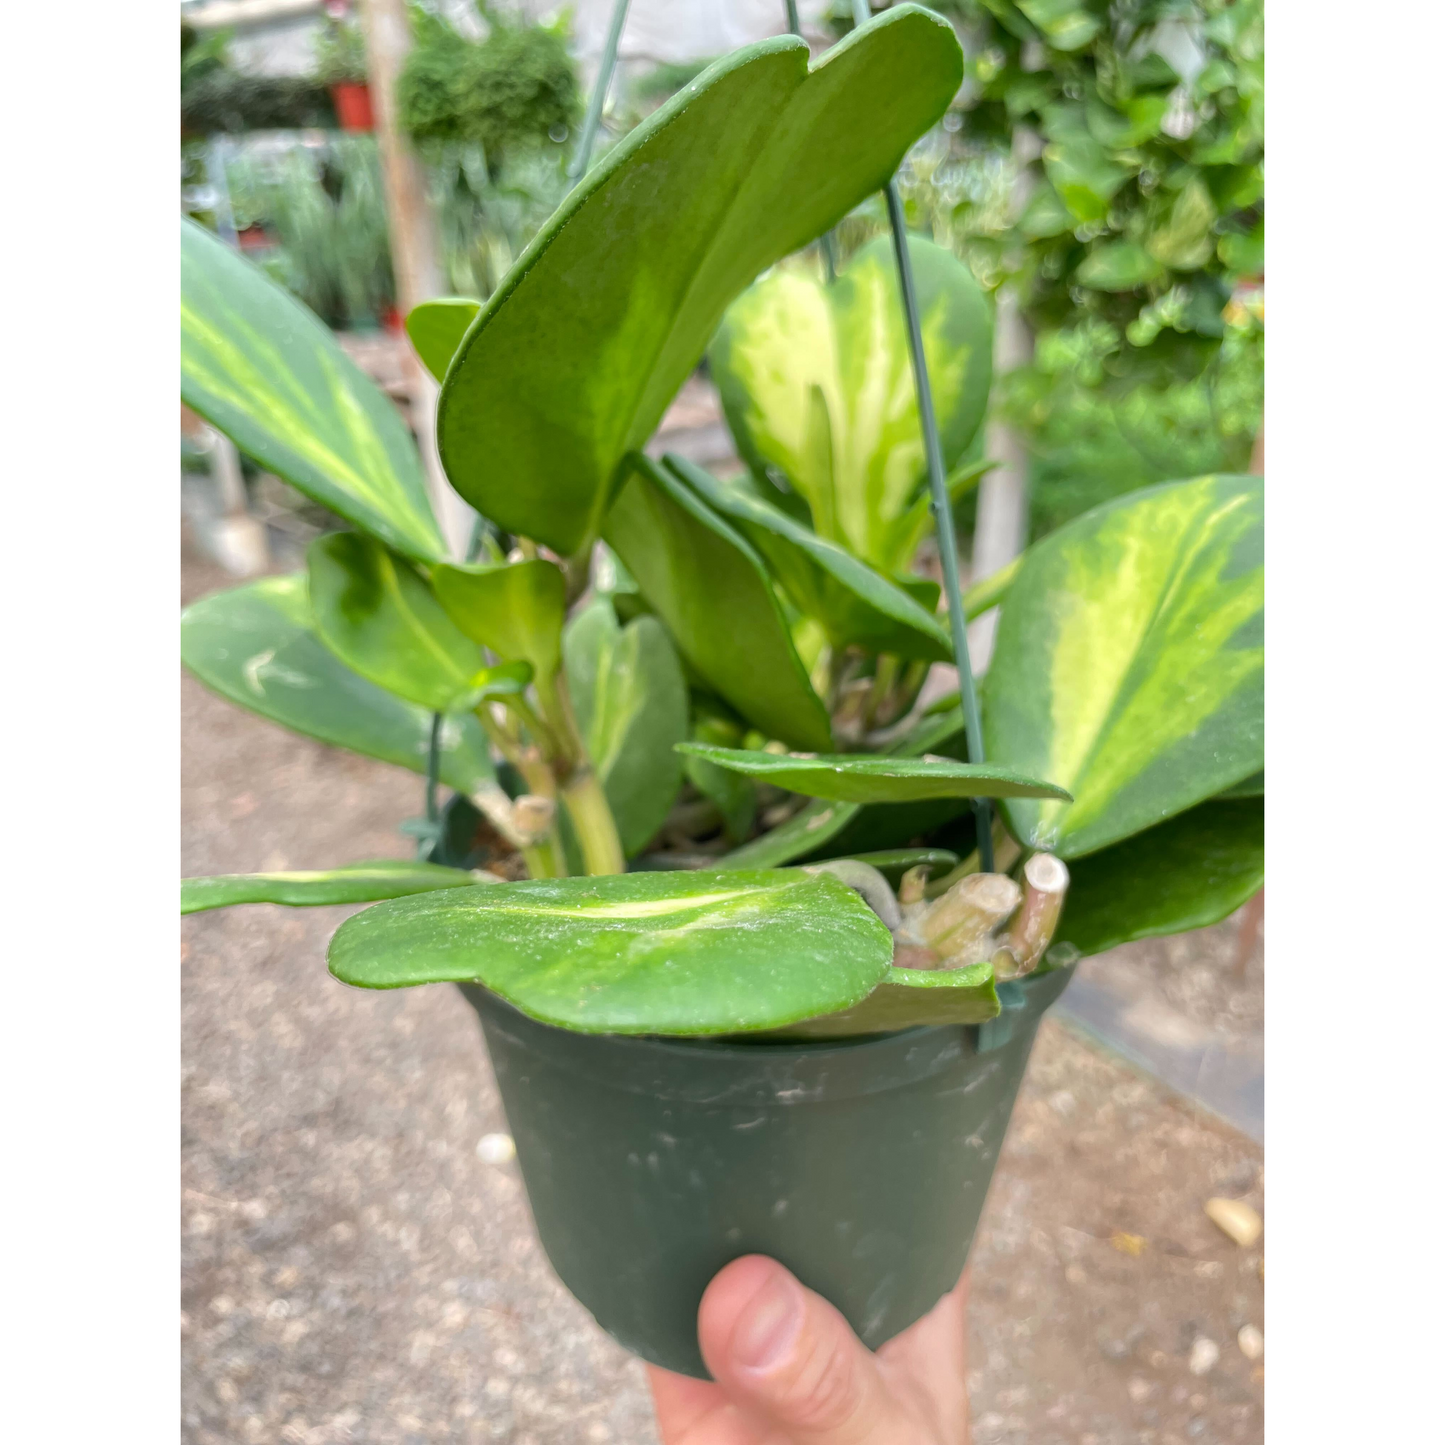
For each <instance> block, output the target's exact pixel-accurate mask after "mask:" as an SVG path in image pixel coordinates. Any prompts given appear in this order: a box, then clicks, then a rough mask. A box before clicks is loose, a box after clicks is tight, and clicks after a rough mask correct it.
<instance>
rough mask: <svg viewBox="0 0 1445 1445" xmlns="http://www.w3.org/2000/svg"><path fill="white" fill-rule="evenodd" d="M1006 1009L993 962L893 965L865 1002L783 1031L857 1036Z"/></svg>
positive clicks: (981, 1018) (981, 1017)
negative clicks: (932, 966)
mask: <svg viewBox="0 0 1445 1445" xmlns="http://www.w3.org/2000/svg"><path fill="white" fill-rule="evenodd" d="M1000 1012H1001V1009H1000V1006H999V1001H998V989H997V986H996V985H995V983H994V976H993V965H992V964H991V963H976V964H973V965H972V966H971V967H969V968H939V969H920V968H890V969H889V970H888V972H887V974H886V975H885V976H884V979H883V981H882V983H880V984H879V985H878V987H877V988H875V989H874V990H873V992H872V993H870V994H869V995H868V997H867V998H865V999H864V1000H863V1001H862V1002H861V1003H855V1004H854V1005H853V1006H852V1007H851V1008H847V1009H843V1010H842V1011H841V1012H839V1013H835V1014H828V1015H826V1016H825V1017H823V1018H814V1019H805V1020H804V1021H803V1022H802V1023H800V1024H794V1025H792V1027H791V1028H788V1029H786V1030H783V1033H784V1035H785V1036H786V1037H788V1038H795V1039H836V1038H855V1037H857V1036H859V1035H862V1034H883V1033H890V1032H894V1031H896V1030H898V1029H912V1028H918V1027H919V1026H920V1025H937V1024H982V1023H987V1022H988V1020H989V1019H994V1018H997V1017H998V1016H999V1013H1000Z"/></svg>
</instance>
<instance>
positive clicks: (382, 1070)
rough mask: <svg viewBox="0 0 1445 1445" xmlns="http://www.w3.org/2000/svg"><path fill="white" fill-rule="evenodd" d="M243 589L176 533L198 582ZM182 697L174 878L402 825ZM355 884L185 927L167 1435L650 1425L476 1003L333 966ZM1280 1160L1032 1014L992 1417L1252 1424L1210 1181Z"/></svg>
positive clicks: (989, 1407) (292, 747)
mask: <svg viewBox="0 0 1445 1445" xmlns="http://www.w3.org/2000/svg"><path fill="white" fill-rule="evenodd" d="M226 585H228V579H227V578H226V577H225V576H224V574H222V573H221V572H220V571H219V569H216V568H214V567H212V566H209V565H208V564H204V563H199V562H197V561H195V560H194V559H192V560H190V561H188V563H187V565H186V568H185V588H186V592H187V595H188V597H195V596H199V595H202V594H204V593H206V592H210V591H214V590H217V589H218V588H220V587H223V586H226ZM183 706H184V738H185V750H184V759H183V820H182V822H183V851H184V864H185V870H186V872H187V873H192V874H195V873H212V872H227V871H237V872H239V871H250V870H254V869H260V868H272V869H274V868H286V867H292V868H295V867H313V866H326V865H329V864H335V863H341V862H346V861H348V860H351V859H356V858H363V857H376V856H385V855H394V856H405V855H406V853H407V852H408V848H407V843H406V840H405V839H403V838H402V837H400V836H399V835H398V834H397V832H396V823H397V822H398V821H399V820H400V819H401V818H403V817H406V816H408V815H411V814H413V813H415V812H417V811H418V808H419V804H420V796H421V785H420V782H419V780H418V779H416V778H414V777H413V776H412V775H410V774H408V773H404V772H402V771H400V770H399V769H394V768H389V767H386V766H384V765H382V764H376V763H371V762H368V761H365V760H363V759H359V758H354V757H351V756H350V755H348V754H345V753H341V752H337V751H335V750H332V749H329V748H326V747H323V746H321V745H320V744H316V743H312V742H309V741H307V740H305V739H301V738H297V737H294V736H292V735H291V734H289V733H286V732H284V731H282V730H281V729H279V728H276V727H273V726H272V725H270V724H268V723H265V722H263V721H261V720H259V719H256V718H254V717H251V716H250V715H248V714H245V713H242V712H240V711H238V710H237V709H235V708H234V707H232V706H231V705H230V704H228V703H226V702H224V701H222V700H220V699H217V698H215V697H213V696H211V695H210V694H208V693H207V692H206V691H205V690H204V689H203V688H202V687H201V686H200V685H199V684H198V683H196V682H195V681H194V680H192V679H190V678H189V677H188V678H187V679H186V681H185V685H184V693H183ZM346 911H347V910H343V909H312V910H301V909H298V910H288V909H281V908H270V907H259V908H243V909H235V910H231V911H228V912H218V913H211V914H200V915H196V916H194V917H192V918H190V919H188V920H186V921H185V922H184V925H183V929H182V939H183V943H182V981H183V999H184V1004H183V1007H184V1043H183V1070H184V1093H183V1118H182V1125H183V1177H182V1181H181V1182H182V1186H183V1192H182V1227H183V1231H184V1278H183V1294H182V1310H183V1313H182V1338H183V1417H184V1425H183V1438H184V1439H185V1440H186V1441H187V1442H188V1445H221V1442H226V1445H232V1442H268V1445H270V1442H290V1445H331V1442H357V1445H360V1442H365V1445H419V1442H423V1441H457V1442H472V1441H505V1442H510V1445H563V1442H566V1445H574V1442H590V1441H598V1442H602V1441H619V1442H627V1445H649V1442H653V1441H655V1439H656V1436H655V1433H654V1430H653V1426H652V1421H651V1413H650V1409H649V1405H648V1398H647V1393H646V1388H645V1385H644V1383H643V1377H642V1371H641V1368H640V1366H639V1365H638V1364H637V1363H636V1362H635V1361H634V1360H632V1359H631V1358H630V1357H629V1356H628V1355H627V1354H626V1353H625V1352H624V1351H623V1350H622V1349H621V1348H619V1347H618V1346H617V1345H615V1344H613V1343H612V1341H611V1340H610V1339H608V1338H607V1337H606V1336H605V1335H604V1334H603V1333H602V1332H601V1331H600V1330H599V1329H598V1328H597V1327H596V1326H595V1325H594V1324H593V1322H592V1320H591V1318H590V1317H589V1316H588V1315H587V1313H586V1312H585V1311H584V1310H583V1309H582V1308H581V1307H580V1306H579V1305H578V1304H576V1303H575V1301H573V1300H572V1299H571V1297H570V1296H569V1295H568V1294H567V1293H566V1291H565V1290H564V1289H563V1288H562V1287H561V1285H560V1284H559V1283H558V1282H557V1281H556V1279H555V1278H554V1277H553V1275H552V1273H551V1271H550V1269H549V1267H548V1265H547V1262H546V1260H545V1258H544V1257H543V1255H542V1254H541V1251H540V1249H539V1248H538V1246H537V1244H536V1242H535V1239H534V1237H533V1234H532V1229H531V1225H530V1221H529V1218H528V1214H527V1204H526V1198H525V1195H524V1193H523V1190H522V1186H521V1182H520V1179H519V1177H518V1174H517V1171H516V1166H515V1164H514V1163H512V1162H510V1161H508V1160H506V1159H501V1160H500V1162H489V1158H493V1159H494V1158H496V1156H497V1153H498V1150H497V1148H496V1143H495V1141H490V1142H489V1144H488V1146H486V1147H484V1148H482V1149H481V1150H479V1145H480V1144H481V1142H482V1141H483V1140H484V1139H488V1136H493V1135H500V1134H504V1133H505V1131H506V1121H505V1119H504V1117H503V1115H502V1112H501V1108H500V1105H499V1103H498V1100H497V1094H496V1089H495V1086H494V1084H493V1081H492V1076H491V1071H490V1068H489V1066H488V1064H487V1061H486V1057H485V1054H484V1052H483V1050H482V1047H481V1043H480V1037H479V1032H478V1029H477V1025H476V1022H475V1016H474V1015H473V1014H472V1013H471V1011H470V1010H469V1009H468V1008H467V1006H466V1005H465V1003H464V1002H463V1000H462V999H461V997H460V995H458V994H457V992H456V991H455V990H453V989H449V988H428V989H412V990H405V989H404V990H398V991H396V992H394V993H383V994H372V993H365V992H361V991H353V990H350V989H347V988H345V987H343V986H342V985H340V984H338V983H336V982H335V981H334V980H332V979H331V978H330V976H329V975H328V974H327V973H326V970H325V966H324V963H323V961H322V960H323V953H324V948H325V943H326V939H327V937H328V936H329V934H330V933H331V931H332V930H333V929H334V927H335V926H336V924H337V922H338V921H339V920H340V919H341V918H342V917H343V916H344V915H345V913H346ZM1230 927H1231V925H1228V924H1226V925H1221V927H1220V928H1219V929H1215V930H1208V931H1207V933H1206V934H1204V935H1200V936H1199V944H1198V946H1197V947H1195V946H1193V945H1191V944H1189V943H1187V942H1176V943H1171V944H1170V945H1169V948H1168V949H1167V950H1164V949H1160V948H1158V947H1155V948H1153V950H1152V951H1151V949H1150V948H1148V947H1146V946H1143V945H1136V946H1134V948H1133V950H1132V951H1131V950H1123V951H1121V953H1122V954H1124V955H1125V958H1124V963H1125V964H1127V966H1128V967H1129V968H1131V969H1140V968H1143V969H1146V970H1151V969H1152V970H1153V971H1154V974H1155V975H1156V976H1158V977H1159V978H1163V979H1164V980H1165V982H1164V984H1161V985H1160V986H1161V987H1164V986H1166V985H1167V982H1168V979H1169V978H1170V977H1173V972H1177V971H1178V970H1180V969H1185V970H1187V969H1190V968H1204V969H1206V970H1207V969H1208V968H1209V967H1211V966H1213V967H1214V968H1215V969H1216V971H1217V970H1218V969H1219V968H1222V967H1224V964H1223V963H1222V962H1219V961H1218V960H1221V959H1223V958H1225V957H1227V955H1228V954H1229V949H1228V947H1227V942H1228V937H1229V930H1230ZM1210 959H1215V960H1216V963H1215V964H1214V965H1211V964H1210V962H1209V961H1210ZM1096 966H1097V965H1096ZM1171 971H1173V972H1171ZM1254 972H1257V967H1256V968H1255V969H1254ZM1204 981H1205V980H1203V978H1202V976H1201V978H1199V979H1195V980H1194V986H1193V993H1192V994H1191V997H1193V998H1206V999H1207V997H1208V996H1209V990H1208V989H1205V988H1203V987H1202V984H1203V982H1204ZM1248 986H1249V987H1250V988H1251V989H1253V988H1255V987H1256V986H1257V979H1256V978H1255V977H1253V975H1252V976H1251V978H1250V980H1249V984H1248ZM1238 987H1240V988H1242V987H1244V985H1243V984H1241V985H1238ZM1214 988H1215V992H1216V993H1217V994H1218V995H1219V997H1220V998H1221V999H1222V1000H1223V1003H1222V1005H1221V1006H1222V1007H1226V1008H1227V1006H1228V998H1229V997H1230V996H1232V993H1233V992H1237V991H1238V989H1237V988H1234V989H1231V987H1229V986H1227V985H1225V984H1224V983H1221V982H1219V981H1217V980H1216V983H1215V985H1214ZM1176 1002H1179V1000H1177V999H1176ZM1181 1006H1184V1005H1183V1004H1181ZM1199 1007H1200V1008H1201V1009H1204V1010H1205V1012H1206V1013H1207V1007H1206V1005H1205V1004H1200V1005H1199ZM1252 1007H1253V1005H1250V1006H1249V1007H1247V1008H1245V1009H1244V1011H1243V1012H1244V1013H1245V1014H1248V1013H1249V1010H1250V1008H1252ZM1235 1012H1236V1017H1237V1016H1238V1014H1239V1012H1240V1011H1239V1010H1236V1011H1235ZM1262 1188H1263V1174H1262V1170H1261V1151H1260V1149H1259V1147H1258V1146H1257V1145H1256V1144H1254V1143H1253V1142H1252V1141H1250V1140H1249V1139H1248V1138H1246V1137H1244V1136H1243V1135H1242V1134H1239V1133H1236V1132H1234V1131H1233V1130H1231V1129H1230V1128H1228V1127H1226V1126H1224V1125H1223V1124H1221V1123H1219V1122H1218V1121H1217V1120H1216V1119H1215V1118H1214V1117H1213V1116H1212V1115H1209V1114H1206V1113H1204V1112H1202V1111H1201V1110H1199V1109H1198V1108H1195V1107H1193V1106H1190V1105H1188V1104H1185V1103H1182V1102H1181V1101H1180V1100H1179V1099H1178V1098H1177V1097H1176V1096H1174V1095H1172V1094H1169V1093H1168V1092H1167V1091H1165V1090H1164V1089H1163V1088H1161V1087H1160V1086H1158V1085H1157V1084H1154V1083H1152V1082H1151V1081H1150V1080H1149V1079H1148V1078H1147V1077H1145V1076H1142V1075H1139V1074H1136V1073H1134V1072H1132V1071H1131V1069H1130V1068H1128V1067H1127V1066H1125V1065H1124V1064H1122V1063H1120V1062H1119V1061H1117V1060H1116V1059H1114V1058H1113V1057H1112V1056H1110V1055H1108V1054H1107V1053H1105V1052H1103V1051H1101V1050H1100V1049H1099V1048H1098V1047H1097V1046H1096V1045H1093V1044H1091V1043H1089V1042H1087V1041H1086V1040H1085V1039H1084V1037H1083V1036H1082V1035H1076V1034H1074V1033H1072V1032H1070V1031H1069V1030H1068V1029H1067V1028H1066V1027H1064V1026H1063V1025H1062V1024H1060V1023H1058V1022H1056V1021H1053V1020H1049V1021H1046V1022H1045V1024H1044V1027H1043V1029H1042V1031H1041V1033H1040V1036H1039V1041H1038V1045H1037V1047H1036V1049H1035V1052H1034V1057H1033V1060H1032V1062H1031V1065H1030V1071H1029V1075H1028V1078H1027V1080H1026V1082H1025V1085H1024V1089H1023V1093H1022V1095H1021V1098H1020V1100H1019V1105H1018V1108H1017V1111H1016V1113H1015V1117H1014V1121H1013V1125H1012V1129H1011V1132H1010V1134H1009V1138H1008V1142H1007V1144H1006V1146H1005V1149H1004V1152H1003V1156H1002V1159H1001V1162H1000V1164H999V1168H998V1173H997V1175H996V1177H995V1180H994V1184H993V1189H992V1193H991V1195H990V1198H989V1203H988V1207H987V1210H986V1213H985V1216H984V1221H983V1225H982V1227H981V1231H980V1234H979V1238H978V1240H977V1242H976V1244H975V1248H974V1254H973V1270H974V1309H973V1319H972V1356H971V1362H970V1363H971V1371H970V1377H969V1384H970V1393H971V1398H972V1402H973V1410H974V1421H975V1432H976V1438H977V1440H978V1441H979V1442H980V1445H992V1442H1009V1445H1023V1442H1027V1445H1065V1442H1067V1445H1126V1442H1127V1445H1194V1442H1200V1445H1210V1442H1236V1441H1240V1442H1254V1441H1258V1440H1259V1439H1261V1437H1262V1417H1261V1404H1262V1396H1263V1367H1262V1365H1260V1364H1259V1363H1257V1362H1256V1361H1255V1360H1253V1359H1251V1358H1247V1357H1246V1355H1245V1353H1244V1352H1243V1351H1242V1350H1241V1349H1240V1347H1239V1345H1238V1343H1237V1337H1238V1335H1239V1331H1240V1329H1241V1327H1243V1326H1246V1325H1253V1326H1256V1327H1259V1328H1262V1327H1263V1318H1262V1295H1263V1283H1262V1279H1263V1264H1262V1254H1261V1251H1260V1249H1259V1248H1258V1247H1256V1248H1254V1249H1252V1250H1242V1249H1240V1248H1238V1247H1236V1246H1235V1245H1234V1244H1233V1243H1231V1242H1230V1240H1228V1239H1227V1238H1225V1236H1224V1235H1222V1234H1221V1233H1220V1232H1219V1231H1218V1230H1217V1229H1216V1228H1215V1227H1214V1225H1212V1224H1211V1223H1210V1222H1209V1221H1208V1220H1207V1219H1206V1217H1205V1215H1204V1214H1203V1212H1202V1208H1201V1206H1202V1204H1203V1202H1204V1200H1205V1199H1206V1198H1208V1197H1210V1196H1212V1195H1220V1194H1222V1195H1229V1196H1232V1197H1239V1198H1246V1199H1248V1200H1250V1201H1251V1202H1252V1203H1253V1204H1254V1206H1255V1207H1256V1208H1261V1207H1262V1197H1261V1191H1262Z"/></svg>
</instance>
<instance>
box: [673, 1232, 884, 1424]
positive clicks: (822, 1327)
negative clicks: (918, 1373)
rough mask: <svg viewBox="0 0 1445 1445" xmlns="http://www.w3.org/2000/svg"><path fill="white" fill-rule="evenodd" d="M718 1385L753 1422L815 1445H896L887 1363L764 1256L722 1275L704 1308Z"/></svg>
mask: <svg viewBox="0 0 1445 1445" xmlns="http://www.w3.org/2000/svg"><path fill="white" fill-rule="evenodd" d="M697 1332H698V1342H699V1344H700V1345H701V1346H702V1355H703V1359H704V1360H705V1361H706V1362H707V1367H708V1369H709V1370H710V1371H711V1372H712V1377H713V1379H714V1380H716V1381H717V1383H718V1385H719V1386H720V1387H721V1389H722V1390H723V1392H724V1393H725V1394H726V1395H727V1396H728V1397H729V1399H731V1400H732V1401H733V1403H735V1404H736V1405H738V1406H739V1407H740V1408H741V1409H742V1410H743V1411H744V1412H745V1413H746V1414H747V1415H749V1416H751V1417H753V1418H754V1419H755V1420H756V1421H757V1422H758V1423H759V1424H761V1425H765V1426H766V1427H768V1438H769V1439H771V1438H772V1436H773V1434H774V1432H780V1433H781V1434H783V1435H785V1436H786V1437H787V1438H788V1439H790V1440H795V1441H798V1442H800V1445H802V1442H806V1445H893V1442H895V1441H898V1440H899V1438H900V1437H899V1436H898V1434H897V1433H896V1432H897V1429H898V1428H899V1425H900V1422H899V1421H898V1420H897V1419H896V1417H895V1418H893V1419H891V1420H890V1416H891V1415H892V1414H893V1412H892V1411H891V1410H890V1408H889V1404H888V1393H887V1390H886V1388H885V1386H884V1382H883V1377H882V1374H881V1373H880V1372H879V1369H878V1362H877V1361H876V1360H875V1359H874V1357H873V1355H872V1354H871V1353H870V1352H869V1351H868V1350H867V1349H866V1348H865V1347H864V1346H863V1344H862V1342H861V1341H860V1340H859V1339H858V1337H857V1336H856V1335H855V1334H854V1333H853V1331H852V1330H851V1329H849V1328H848V1323H847V1321H846V1320H845V1319H844V1318H843V1316H842V1315H840V1314H839V1313H838V1311H837V1310H836V1309H834V1308H833V1306H832V1305H830V1304H829V1303H828V1302H827V1300H825V1299H823V1298H822V1297H821V1296H820V1295H816V1294H814V1293H813V1292H812V1291H811V1290H808V1289H804V1288H803V1286H802V1285H801V1284H799V1283H798V1281H797V1280H796V1279H794V1277H793V1276H792V1275H791V1274H789V1273H788V1271H787V1270H785V1269H784V1268H783V1266H782V1265H780V1264H779V1263H777V1261H776V1260H771V1259H767V1258H765V1257H764V1256H762V1255H757V1254H754V1255H747V1256H745V1257H744V1258H742V1259H735V1260H734V1261H733V1262H732V1263H731V1264H729V1265H728V1266H726V1268H724V1269H722V1270H721V1271H719V1273H718V1274H717V1276H716V1277H715V1278H714V1279H713V1281H712V1283H711V1284H709V1285H708V1287H707V1290H706V1291H705V1292H704V1294H703V1297H702V1304H701V1306H700V1307H699V1309H698V1331H697Z"/></svg>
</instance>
